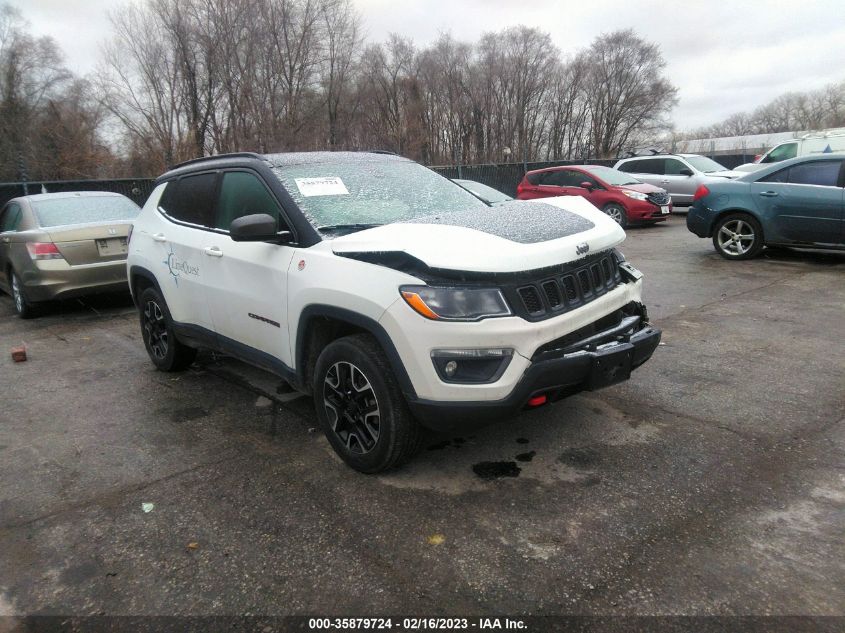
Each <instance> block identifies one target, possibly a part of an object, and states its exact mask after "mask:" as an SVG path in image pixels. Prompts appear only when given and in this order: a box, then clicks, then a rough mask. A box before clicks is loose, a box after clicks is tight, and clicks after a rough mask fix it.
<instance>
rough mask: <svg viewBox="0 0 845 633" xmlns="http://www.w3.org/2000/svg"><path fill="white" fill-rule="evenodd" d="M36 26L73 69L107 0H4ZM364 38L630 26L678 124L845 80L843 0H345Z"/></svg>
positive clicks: (586, 35)
mask: <svg viewBox="0 0 845 633" xmlns="http://www.w3.org/2000/svg"><path fill="white" fill-rule="evenodd" d="M10 1H11V4H12V5H14V6H16V7H18V8H19V9H20V10H21V12H22V13H23V15H24V17H25V18H26V19H27V20H29V22H30V23H31V25H32V29H33V31H34V32H35V33H37V34H39V35H41V34H44V35H52V36H53V37H54V38H56V40H57V41H58V42H59V44H60V46H61V47H62V49H63V50H64V52H65V55H66V57H67V62H68V66H69V67H71V68H72V69H73V70H74V71H76V72H77V73H79V74H82V75H84V74H86V73H89V72H91V71H92V70H93V69H94V68H95V66H96V63H97V57H98V54H99V46H100V43H101V42H102V41H103V40H104V39H105V38H107V37H108V36H109V22H108V18H107V17H106V14H107V11H108V10H109V9H110V8H112V7H114V6H118V5H119V4H121V3H120V2H118V1H110V0H10ZM354 1H355V3H356V5H357V6H358V7H359V9H360V11H361V14H362V17H363V19H364V25H365V28H366V32H367V35H368V39H369V41H380V40H383V39H385V38H386V37H387V35H388V33H391V32H395V33H399V34H400V35H403V36H407V37H411V38H413V39H414V41H415V42H416V43H417V44H420V45H421V44H426V43H429V42H431V41H432V40H434V39H436V38H437V36H438V34H439V33H441V32H446V31H450V32H451V33H452V34H453V35H454V36H455V37H456V38H458V39H463V40H467V41H474V40H475V39H477V38H478V36H479V35H481V33H483V32H485V31H497V30H499V29H502V28H505V27H507V26H511V25H514V24H526V25H529V26H536V27H539V28H541V29H544V30H546V31H548V32H550V33H551V35H552V38H553V40H554V42H555V44H557V46H558V47H559V48H560V49H561V51H562V52H563V54H564V55H571V54H573V53H575V52H576V51H577V50H578V49H580V48H583V47H585V46H587V45H589V43H590V42H591V41H592V40H593V39H594V38H595V37H597V36H599V35H601V34H602V33H606V32H609V31H613V30H616V29H621V28H628V27H631V28H634V29H635V30H636V31H637V32H638V33H639V34H640V35H641V36H642V37H644V38H646V39H648V40H651V41H654V42H657V43H658V44H660V47H661V49H662V51H663V56H664V58H665V59H666V61H667V63H668V68H667V72H668V75H669V77H670V79H671V81H672V82H673V83H674V84H675V85H676V86H678V88H679V89H680V90H679V97H680V103H679V104H678V106H677V108H676V109H675V111H674V113H673V120H674V122H675V125H676V127H677V128H678V129H681V130H684V129H689V128H694V127H697V126H701V125H707V124H710V123H717V122H719V121H720V120H722V119H724V118H725V117H727V116H728V115H730V114H733V113H734V112H739V111H743V110H750V109H753V108H754V107H756V106H758V105H762V104H764V103H766V102H768V101H770V100H771V99H773V98H774V97H776V96H778V95H779V94H781V93H783V92H787V91H806V90H811V89H814V88H818V87H821V86H824V85H825V84H827V83H830V82H834V81H837V82H838V81H843V80H845V63H843V62H845V3H843V1H842V0H803V1H801V2H796V1H795V0H788V1H784V0H742V1H741V2H722V1H721V0H715V1H711V2H695V3H693V2H689V1H688V0H671V1H666V0H636V1H631V0H627V1H625V0H618V1H617V0H531V1H530V2H526V1H525V0H354Z"/></svg>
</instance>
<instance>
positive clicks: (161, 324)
mask: <svg viewBox="0 0 845 633" xmlns="http://www.w3.org/2000/svg"><path fill="white" fill-rule="evenodd" d="M138 305H139V312H140V315H139V316H140V319H141V335H142V336H143V337H144V347H145V348H146V349H147V354H148V355H149V357H150V360H151V361H153V365H155V366H156V368H157V369H159V370H161V371H181V370H183V369H187V367H188V366H189V365H190V364H191V363H193V362H194V359H195V358H196V356H197V350H196V349H194V348H193V347H188V346H187V345H185V344H184V343H181V342H180V341H179V340H177V339H176V335H175V334H174V333H173V319H172V318H171V316H170V310H168V309H167V304H166V303H165V302H164V299H163V298H162V296H161V295H160V294H159V293H158V291H157V290H156V289H155V288H147V289H146V290H144V291H143V292H142V293H141V296H140V297H139V298H138Z"/></svg>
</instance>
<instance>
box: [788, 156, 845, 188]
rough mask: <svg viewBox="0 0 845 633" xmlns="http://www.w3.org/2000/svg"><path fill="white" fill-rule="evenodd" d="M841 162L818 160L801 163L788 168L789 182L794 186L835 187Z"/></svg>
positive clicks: (837, 182)
mask: <svg viewBox="0 0 845 633" xmlns="http://www.w3.org/2000/svg"><path fill="white" fill-rule="evenodd" d="M841 167H842V161H838V160H820V161H818V162H814V163H801V164H800V165H793V166H792V167H790V168H789V182H790V183H791V184H795V185H821V186H822V187H836V186H837V185H838V184H839V169H840V168H841Z"/></svg>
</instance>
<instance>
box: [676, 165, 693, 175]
mask: <svg viewBox="0 0 845 633" xmlns="http://www.w3.org/2000/svg"><path fill="white" fill-rule="evenodd" d="M678 173H679V174H681V176H692V169H687V168H686V167H684V168H683V169H681V170H680V171H678Z"/></svg>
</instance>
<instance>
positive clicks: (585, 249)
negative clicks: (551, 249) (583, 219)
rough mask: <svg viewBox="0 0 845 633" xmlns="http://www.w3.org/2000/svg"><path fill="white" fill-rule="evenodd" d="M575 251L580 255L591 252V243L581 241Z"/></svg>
mask: <svg viewBox="0 0 845 633" xmlns="http://www.w3.org/2000/svg"><path fill="white" fill-rule="evenodd" d="M575 252H576V253H578V254H579V255H583V254H585V253H589V252H590V245H589V244H587V242H581V243H580V244H579V245H578V246H576V247H575Z"/></svg>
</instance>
